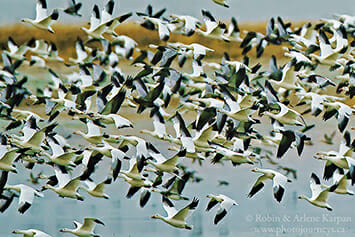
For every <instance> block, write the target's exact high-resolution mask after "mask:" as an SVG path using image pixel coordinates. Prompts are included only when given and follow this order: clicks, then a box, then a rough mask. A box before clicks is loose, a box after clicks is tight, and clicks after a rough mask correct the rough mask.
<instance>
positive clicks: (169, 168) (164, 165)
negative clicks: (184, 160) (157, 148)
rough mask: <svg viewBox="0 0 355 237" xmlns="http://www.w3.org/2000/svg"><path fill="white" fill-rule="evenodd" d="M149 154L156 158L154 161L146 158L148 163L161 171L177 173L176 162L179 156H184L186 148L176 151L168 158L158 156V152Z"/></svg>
mask: <svg viewBox="0 0 355 237" xmlns="http://www.w3.org/2000/svg"><path fill="white" fill-rule="evenodd" d="M149 154H150V155H151V156H152V157H153V158H154V159H155V160H156V162H152V161H150V160H147V162H148V164H151V165H153V166H154V167H155V168H156V169H158V170H159V171H161V172H167V173H178V172H179V168H178V167H177V166H176V163H177V162H178V160H179V158H181V157H184V156H185V155H186V150H182V151H180V152H178V153H177V154H175V155H174V156H173V157H171V158H169V159H166V158H164V157H163V156H159V154H160V153H154V152H151V153H149Z"/></svg>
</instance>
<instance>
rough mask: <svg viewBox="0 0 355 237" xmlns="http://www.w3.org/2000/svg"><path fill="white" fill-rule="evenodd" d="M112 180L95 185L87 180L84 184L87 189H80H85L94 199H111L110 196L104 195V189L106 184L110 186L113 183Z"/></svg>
mask: <svg viewBox="0 0 355 237" xmlns="http://www.w3.org/2000/svg"><path fill="white" fill-rule="evenodd" d="M111 181H112V180H111V178H108V179H106V180H105V181H103V182H101V183H98V184H95V183H94V182H91V181H89V180H85V181H84V183H85V184H86V185H87V186H88V188H86V187H79V189H80V188H81V189H84V190H85V191H86V192H87V193H88V194H90V195H91V196H93V197H98V198H105V199H109V198H110V196H108V195H107V194H105V193H104V187H105V184H110V183H111Z"/></svg>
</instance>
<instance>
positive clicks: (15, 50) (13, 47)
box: [4, 37, 35, 60]
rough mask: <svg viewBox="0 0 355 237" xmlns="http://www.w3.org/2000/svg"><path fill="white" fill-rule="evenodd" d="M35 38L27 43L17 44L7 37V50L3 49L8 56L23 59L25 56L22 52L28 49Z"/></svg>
mask: <svg viewBox="0 0 355 237" xmlns="http://www.w3.org/2000/svg"><path fill="white" fill-rule="evenodd" d="M34 42H35V39H31V40H29V41H28V42H27V43H25V44H22V45H17V44H16V42H15V41H14V39H13V38H11V37H9V40H8V43H7V45H8V48H9V51H4V52H5V53H6V54H7V55H8V56H9V57H11V58H12V59H15V60H24V59H26V57H25V56H24V54H25V53H26V52H27V51H28V50H29V48H30V47H31V46H32V45H33V44H34Z"/></svg>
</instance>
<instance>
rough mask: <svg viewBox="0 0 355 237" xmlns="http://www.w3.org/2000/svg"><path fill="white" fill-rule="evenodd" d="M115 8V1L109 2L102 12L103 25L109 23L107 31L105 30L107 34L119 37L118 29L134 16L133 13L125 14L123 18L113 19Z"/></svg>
mask: <svg viewBox="0 0 355 237" xmlns="http://www.w3.org/2000/svg"><path fill="white" fill-rule="evenodd" d="M114 7H115V1H114V0H109V1H107V3H106V5H105V8H103V9H102V11H101V24H103V23H108V25H107V26H108V27H107V29H105V33H107V34H112V35H114V36H118V35H117V34H116V32H115V29H116V27H117V26H118V25H119V24H121V23H122V22H124V21H125V20H127V19H128V18H129V17H131V16H132V12H129V13H127V14H124V15H122V16H118V17H113V10H114Z"/></svg>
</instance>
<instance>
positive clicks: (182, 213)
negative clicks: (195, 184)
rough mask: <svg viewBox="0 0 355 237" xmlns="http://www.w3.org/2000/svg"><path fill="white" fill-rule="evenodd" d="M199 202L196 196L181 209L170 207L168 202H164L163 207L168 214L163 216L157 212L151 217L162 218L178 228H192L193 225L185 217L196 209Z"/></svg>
mask: <svg viewBox="0 0 355 237" xmlns="http://www.w3.org/2000/svg"><path fill="white" fill-rule="evenodd" d="M198 202H199V200H198V199H196V198H194V199H193V200H192V202H191V203H190V204H189V205H187V206H185V207H184V208H182V209H180V210H179V211H177V210H176V209H175V208H174V207H170V206H169V205H168V204H167V203H166V202H164V203H163V207H164V210H165V211H166V213H167V214H168V216H167V217H163V216H161V215H159V214H156V215H154V216H152V217H151V218H153V219H160V220H162V221H164V222H165V223H167V224H169V225H172V226H174V227H176V228H182V229H187V230H191V229H192V226H191V225H189V224H187V223H186V221H185V218H186V217H187V216H188V214H189V213H191V212H192V211H194V210H195V209H196V207H197V205H198Z"/></svg>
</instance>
